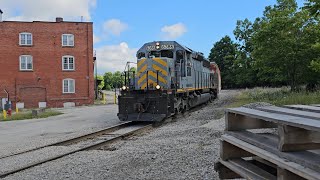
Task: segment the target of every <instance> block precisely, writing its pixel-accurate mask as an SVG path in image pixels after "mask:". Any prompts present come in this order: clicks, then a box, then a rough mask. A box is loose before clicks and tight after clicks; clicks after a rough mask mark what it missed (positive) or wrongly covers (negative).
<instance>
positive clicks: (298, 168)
mask: <svg viewBox="0 0 320 180" xmlns="http://www.w3.org/2000/svg"><path fill="white" fill-rule="evenodd" d="M222 140H224V141H227V142H228V143H231V144H233V145H235V146H237V147H239V148H241V149H243V150H245V151H248V152H249V153H252V154H254V155H256V156H259V157H261V158H263V159H265V160H267V161H270V162H271V163H273V164H276V165H277V166H278V167H280V168H282V169H286V170H288V171H290V172H291V173H294V174H296V175H298V176H300V177H303V178H306V179H312V180H316V179H319V177H320V171H319V170H317V171H316V170H313V169H310V168H309V167H306V166H303V165H300V164H299V163H295V162H292V161H291V159H285V158H283V157H280V156H279V155H277V154H276V153H273V152H270V151H269V150H266V149H265V148H259V147H257V146H255V145H252V144H251V143H247V142H245V141H242V140H240V139H238V138H236V137H234V136H231V135H227V134H225V135H223V136H222ZM260 144H263V141H262V142H260ZM274 148H275V149H277V148H276V147H274ZM280 153H281V152H280ZM295 153H296V152H295ZM293 155H295V154H293ZM318 160H320V159H318Z"/></svg>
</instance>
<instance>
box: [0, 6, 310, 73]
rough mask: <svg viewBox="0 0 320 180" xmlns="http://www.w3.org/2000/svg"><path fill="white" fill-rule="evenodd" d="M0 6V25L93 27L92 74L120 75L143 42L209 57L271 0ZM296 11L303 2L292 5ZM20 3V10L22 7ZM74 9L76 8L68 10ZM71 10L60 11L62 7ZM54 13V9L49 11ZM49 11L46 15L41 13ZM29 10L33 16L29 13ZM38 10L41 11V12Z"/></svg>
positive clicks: (259, 12) (260, 13) (257, 15)
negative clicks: (60, 21) (59, 21)
mask: <svg viewBox="0 0 320 180" xmlns="http://www.w3.org/2000/svg"><path fill="white" fill-rule="evenodd" d="M27 2H28V3H26V1H24V0H0V5H2V7H0V8H1V9H3V10H4V12H5V14H4V20H51V21H52V20H54V18H55V17H57V16H62V17H63V18H64V19H65V20H74V21H79V20H80V17H81V16H83V17H84V18H85V19H86V20H87V21H92V22H93V23H94V40H95V43H94V48H95V50H96V52H97V59H98V66H99V68H98V72H99V74H103V73H104V72H106V71H112V72H114V71H116V70H120V71H122V70H123V69H124V66H125V63H126V62H127V61H135V52H136V51H137V49H138V48H140V47H141V46H142V45H143V44H144V43H145V42H150V41H157V40H176V41H177V42H179V43H181V44H183V45H186V46H188V47H190V48H191V49H194V50H196V51H200V52H203V53H204V54H205V56H208V55H209V52H210V49H211V48H212V46H213V44H214V43H215V42H216V41H218V40H220V39H221V38H222V37H223V36H225V35H229V36H231V37H233V30H234V28H235V26H236V21H237V20H243V19H245V18H248V19H250V20H254V19H255V18H256V17H259V16H262V13H263V10H264V8H265V7H266V6H268V5H273V4H275V3H276V0H241V1H240V0H219V1H218V0H188V1H186V0H175V1H174V0H161V1H150V0H149V1H147V0H135V1H129V0H127V1H124V0H55V1H51V0H28V1H27ZM297 2H298V4H299V5H300V6H301V5H302V4H303V2H304V1H303V0H298V1H297ZM24 3H25V4H24ZM74 4H76V5H74ZM68 6H69V7H71V6H72V8H71V9H70V8H66V7H68ZM52 7H56V8H52ZM48 8H49V9H51V10H50V11H48V10H47V9H48ZM32 9H35V11H32ZM42 9H43V10H42Z"/></svg>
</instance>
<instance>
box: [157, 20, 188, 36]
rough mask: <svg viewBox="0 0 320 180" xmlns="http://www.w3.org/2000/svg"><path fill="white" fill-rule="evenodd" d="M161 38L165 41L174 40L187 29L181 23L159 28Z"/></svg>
mask: <svg viewBox="0 0 320 180" xmlns="http://www.w3.org/2000/svg"><path fill="white" fill-rule="evenodd" d="M161 32H162V33H163V36H164V38H165V39H167V40H172V39H176V38H178V37H180V36H182V35H183V34H184V33H186V32H187V28H186V26H185V25H184V24H183V23H177V24H173V25H171V26H164V27H162V28H161Z"/></svg>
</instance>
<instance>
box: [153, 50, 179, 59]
mask: <svg viewBox="0 0 320 180" xmlns="http://www.w3.org/2000/svg"><path fill="white" fill-rule="evenodd" d="M153 57H167V58H173V52H172V51H170V50H162V51H150V52H149V58H153Z"/></svg>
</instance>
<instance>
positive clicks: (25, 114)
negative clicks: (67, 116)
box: [0, 110, 63, 121]
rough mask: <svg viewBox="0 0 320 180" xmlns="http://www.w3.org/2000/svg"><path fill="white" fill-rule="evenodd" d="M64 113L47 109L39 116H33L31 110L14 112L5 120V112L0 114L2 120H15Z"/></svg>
mask: <svg viewBox="0 0 320 180" xmlns="http://www.w3.org/2000/svg"><path fill="white" fill-rule="evenodd" d="M60 114H63V113H61V112H58V111H54V110H46V111H45V112H43V113H41V114H39V115H38V116H37V117H33V116H32V112H31V111H30V110H27V111H23V112H19V113H14V114H12V116H11V117H8V116H7V119H6V120H4V118H3V114H1V115H0V121H13V120H24V119H39V118H47V117H50V116H57V115H60Z"/></svg>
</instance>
